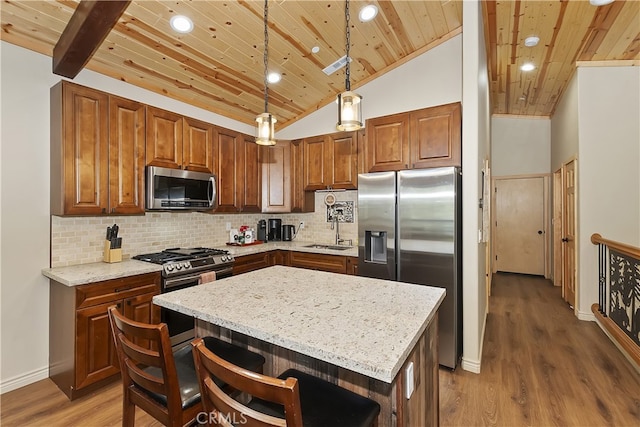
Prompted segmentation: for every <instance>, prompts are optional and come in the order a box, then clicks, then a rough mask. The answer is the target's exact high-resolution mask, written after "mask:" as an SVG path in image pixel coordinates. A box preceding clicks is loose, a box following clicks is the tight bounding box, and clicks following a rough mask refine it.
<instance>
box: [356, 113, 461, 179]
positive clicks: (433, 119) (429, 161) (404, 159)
mask: <svg viewBox="0 0 640 427" xmlns="http://www.w3.org/2000/svg"><path fill="white" fill-rule="evenodd" d="M366 129H367V142H366V144H367V147H366V149H367V168H366V169H367V171H368V172H381V171H397V170H402V169H419V168H429V167H439V166H461V160H462V159H461V149H462V140H461V107H460V103H459V102H456V103H452V104H446V105H441V106H438V107H431V108H424V109H421V110H415V111H410V112H406V113H400V114H393V115H390V116H383V117H377V118H373V119H369V120H367V123H366Z"/></svg>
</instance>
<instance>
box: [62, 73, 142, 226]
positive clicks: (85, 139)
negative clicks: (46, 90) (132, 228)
mask: <svg viewBox="0 0 640 427" xmlns="http://www.w3.org/2000/svg"><path fill="white" fill-rule="evenodd" d="M144 132H145V108H144V105H143V104H140V103H137V102H134V101H130V100H127V99H122V98H118V97H115V96H109V95H108V94H106V93H103V92H100V91H97V90H93V89H90V88H87V87H83V86H79V85H76V84H73V83H70V82H67V81H62V82H60V83H58V84H56V85H55V86H53V87H52V88H51V213H52V214H54V215H101V214H142V213H144V135H145V133H144Z"/></svg>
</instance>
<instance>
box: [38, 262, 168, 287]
mask: <svg viewBox="0 0 640 427" xmlns="http://www.w3.org/2000/svg"><path fill="white" fill-rule="evenodd" d="M159 271H162V266H161V265H157V264H153V263H150V262H144V261H137V260H134V259H130V260H125V261H121V262H114V263H111V264H110V263H106V262H93V263H90V264H80V265H70V266H68V267H56V268H45V269H43V270H42V274H43V275H45V276H47V277H48V278H49V279H52V280H55V281H56V282H59V283H62V284H63V285H67V286H79V285H86V284H87V283H94V282H101V281H103V280H111V279H118V278H120V277H128V276H135V275H138V274H145V273H155V272H159Z"/></svg>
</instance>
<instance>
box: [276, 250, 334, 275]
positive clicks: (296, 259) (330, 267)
mask: <svg viewBox="0 0 640 427" xmlns="http://www.w3.org/2000/svg"><path fill="white" fill-rule="evenodd" d="M289 263H290V264H289V265H290V266H291V267H301V268H308V269H310V270H320V271H329V272H332V273H342V274H346V273H347V261H346V257H344V256H339V255H325V254H314V253H310V252H291V253H290V255H289Z"/></svg>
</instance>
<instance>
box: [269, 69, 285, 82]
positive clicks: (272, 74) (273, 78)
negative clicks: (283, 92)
mask: <svg viewBox="0 0 640 427" xmlns="http://www.w3.org/2000/svg"><path fill="white" fill-rule="evenodd" d="M280 79H282V76H281V75H280V73H276V72H273V71H272V72H270V73H269V75H267V81H268V82H269V83H278V82H279V81H280Z"/></svg>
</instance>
